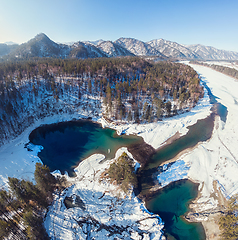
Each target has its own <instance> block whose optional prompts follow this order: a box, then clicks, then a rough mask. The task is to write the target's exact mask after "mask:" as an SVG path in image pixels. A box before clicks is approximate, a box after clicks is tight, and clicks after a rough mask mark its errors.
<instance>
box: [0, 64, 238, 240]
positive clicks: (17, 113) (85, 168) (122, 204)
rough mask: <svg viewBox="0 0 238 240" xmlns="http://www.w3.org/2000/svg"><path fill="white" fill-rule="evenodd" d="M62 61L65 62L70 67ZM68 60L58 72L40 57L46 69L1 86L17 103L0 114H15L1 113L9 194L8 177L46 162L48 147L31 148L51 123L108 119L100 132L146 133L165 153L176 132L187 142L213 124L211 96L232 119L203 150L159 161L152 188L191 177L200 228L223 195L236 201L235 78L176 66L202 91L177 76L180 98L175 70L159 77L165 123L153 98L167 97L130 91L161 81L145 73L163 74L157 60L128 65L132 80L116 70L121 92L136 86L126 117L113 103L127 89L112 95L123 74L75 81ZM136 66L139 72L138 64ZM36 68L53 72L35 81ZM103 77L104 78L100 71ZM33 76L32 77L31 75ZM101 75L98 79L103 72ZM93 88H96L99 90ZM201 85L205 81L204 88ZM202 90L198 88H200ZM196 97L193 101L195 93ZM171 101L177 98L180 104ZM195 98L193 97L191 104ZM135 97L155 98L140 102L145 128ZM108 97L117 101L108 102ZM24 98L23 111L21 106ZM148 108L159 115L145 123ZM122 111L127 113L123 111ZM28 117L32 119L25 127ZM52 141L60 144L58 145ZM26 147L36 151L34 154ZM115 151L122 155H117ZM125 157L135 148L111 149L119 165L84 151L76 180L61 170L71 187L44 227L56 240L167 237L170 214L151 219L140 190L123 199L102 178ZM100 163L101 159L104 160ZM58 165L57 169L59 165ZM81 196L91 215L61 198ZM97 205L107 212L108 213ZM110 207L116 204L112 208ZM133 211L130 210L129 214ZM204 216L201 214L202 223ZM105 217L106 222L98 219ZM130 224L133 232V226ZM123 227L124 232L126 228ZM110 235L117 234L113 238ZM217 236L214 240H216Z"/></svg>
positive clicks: (3, 174) (217, 122)
mask: <svg viewBox="0 0 238 240" xmlns="http://www.w3.org/2000/svg"><path fill="white" fill-rule="evenodd" d="M113 61H116V64H117V66H118V64H121V65H120V67H121V68H123V64H125V63H126V64H128V60H125V61H122V60H113ZM113 61H112V62H110V61H106V63H107V64H108V63H110V64H112V63H113ZM62 63H64V66H63V65H62ZM66 63H67V64H68V62H64V61H62V62H61V61H58V62H57V64H58V66H60V68H59V67H57V64H55V63H54V64H51V65H50V64H49V66H50V67H49V68H45V67H42V66H44V64H45V62H44V61H42V62H41V63H40V64H41V65H33V68H31V67H32V66H31V65H30V66H29V67H28V70H27V71H25V70H24V69H23V70H22V72H21V74H22V78H21V79H20V80H18V78H19V76H20V72H14V71H12V76H10V75H9V76H8V77H7V78H5V80H4V82H3V83H4V84H3V85H2V87H3V89H4V91H3V92H4V94H2V99H7V96H8V97H9V96H10V97H11V101H9V102H11V104H12V107H9V106H8V107H7V104H4V105H3V106H4V107H6V108H5V110H4V109H2V112H1V113H2V114H4V113H6V109H8V111H9V112H8V115H6V114H5V120H4V117H3V115H1V116H2V117H1V119H2V122H1V124H2V128H1V129H5V130H4V131H2V134H3V135H2V136H3V137H2V138H1V141H2V142H1V143H2V146H1V149H0V161H1V166H2V167H1V169H0V178H1V187H2V188H7V182H8V179H7V177H8V176H11V177H18V178H22V177H24V178H28V179H33V172H34V166H35V163H36V162H41V160H40V158H39V156H40V155H38V154H39V152H40V151H42V147H41V146H39V145H33V144H29V135H30V133H31V132H32V131H34V130H35V129H36V128H38V127H42V125H43V124H52V123H53V124H54V123H61V122H67V121H72V120H73V121H75V120H78V119H87V118H90V119H91V120H93V121H94V122H97V123H100V124H101V125H102V127H108V128H112V129H114V130H115V131H117V133H118V134H122V137H123V136H124V135H129V134H134V135H137V136H140V137H142V138H143V140H144V141H145V143H146V144H149V145H150V146H151V147H152V148H153V149H158V148H159V147H162V146H165V144H166V141H167V140H168V139H170V138H171V139H173V136H178V134H179V136H180V137H182V136H185V135H186V134H187V133H188V131H189V129H191V126H192V125H194V124H196V123H199V121H200V120H202V119H206V118H207V117H208V116H209V115H210V114H211V107H212V104H211V102H210V98H209V94H212V95H213V97H214V98H215V99H216V101H217V103H220V104H222V105H224V106H225V107H226V109H227V114H226V116H225V121H224V116H223V117H222V116H215V117H214V119H213V120H214V128H213V127H211V128H210V129H209V130H210V133H209V134H210V137H211V138H210V139H209V140H207V139H203V140H202V141H201V142H199V143H198V144H195V146H192V148H189V149H188V150H186V151H183V152H182V153H179V154H177V153H176V154H175V155H174V156H172V159H168V160H169V161H168V162H162V163H160V164H159V165H156V168H162V169H163V171H162V172H159V171H158V173H156V172H155V174H154V176H155V178H154V181H155V182H154V184H155V185H156V186H157V189H159V188H160V187H161V186H163V187H164V186H166V185H168V184H170V183H171V182H173V181H175V182H176V181H179V180H181V179H189V180H191V181H193V182H195V183H197V186H198V196H197V197H196V196H195V195H193V194H192V196H193V199H194V198H196V199H195V200H192V204H191V205H190V206H191V208H190V211H191V212H192V213H191V214H193V221H198V222H202V223H206V222H207V221H209V219H210V217H209V214H206V212H207V213H208V212H213V211H214V212H217V209H219V208H220V207H225V206H223V205H224V201H223V202H222V201H221V197H220V196H221V195H223V196H224V198H229V197H230V196H232V195H234V194H236V193H237V191H238V188H237V184H238V183H237V179H236V172H237V167H238V166H237V162H236V157H235V156H236V155H237V149H236V147H235V146H236V144H237V141H238V139H237V137H236V135H237V134H236V132H237V128H236V126H235V122H236V119H237V114H236V111H237V109H236V108H237V106H236V105H237V104H236V102H237V99H236V97H235V96H236V90H237V87H238V86H237V82H236V81H235V80H234V79H233V78H231V77H228V76H226V75H224V74H221V73H218V72H216V71H214V70H212V69H209V68H207V67H205V66H199V65H191V67H192V68H194V69H195V70H196V72H197V73H196V74H194V72H193V71H192V70H191V68H190V67H189V68H186V67H185V66H183V65H182V64H181V65H180V64H178V65H176V64H171V66H173V67H176V68H174V69H176V71H179V72H174V73H176V75H179V74H180V73H181V72H180V71H185V72H186V74H192V75H191V76H193V78H191V77H190V76H189V75H188V78H189V79H190V80H191V79H194V80H193V81H194V82H192V84H195V85H194V88H191V82H188V84H187V85H186V81H185V78H184V79H183V78H182V81H181V82H182V85H181V86H180V85H179V84H180V80H179V79H177V84H178V91H177V94H176V95H175V94H174V89H176V88H174V86H171V87H170V86H169V82H168V81H169V80H170V78H173V77H174V76H173V77H171V76H170V75H169V74H167V75H166V77H165V78H167V80H166V81H167V82H166V81H162V80H157V81H158V82H160V86H163V87H164V89H163V103H164V105H162V106H161V112H160V118H158V115H157V112H156V110H157V109H158V106H157V105H156V101H154V99H156V97H157V98H158V99H159V98H160V97H161V95H160V94H158V95H156V96H153V97H152V95H151V92H150V88H149V86H148V88H147V89H146V90H143V88H146V87H147V86H146V85H144V83H143V81H142V89H141V90H140V91H138V92H135V94H134V96H133V94H132V92H133V91H135V90H133V82H135V81H140V80H141V79H146V81H147V82H149V81H150V79H152V78H153V77H150V74H151V73H149V72H146V71H148V69H149V68H151V69H153V71H154V69H155V68H152V67H151V65H150V64H151V63H146V62H144V60H143V61H142V60H139V59H132V62H131V63H130V62H129V63H130V65H127V74H126V75H123V73H122V72H125V69H124V70H122V71H120V70H118V69H119V68H118V69H117V70H115V72H116V75H117V78H116V79H117V81H118V82H119V83H120V82H121V83H120V84H122V87H123V83H124V82H126V81H125V79H128V83H130V86H132V89H131V92H130V90H129V91H128V93H127V92H126V93H125V95H124V96H123V95H121V104H124V105H125V108H124V109H126V111H125V115H123V111H124V110H123V108H121V109H120V108H119V109H118V106H121V105H120V104H118V102H116V101H115V102H114V100H113V99H114V98H115V97H117V98H118V95H116V94H118V92H121V90H120V85H119V86H118V87H119V89H118V90H119V91H116V90H115V89H114V87H115V85H114V80H113V76H115V72H112V73H110V72H107V75H103V74H104V71H105V69H104V68H103V67H102V68H101V69H100V68H99V70H96V71H95V72H94V75H93V74H92V72H91V73H90V74H89V73H88V74H85V73H80V72H78V73H77V74H78V75H76V76H75V73H74V75H69V74H67V71H68V70H67V68H69V69H70V66H71V65H70V64H68V65H66ZM93 63H96V62H89V63H88V66H90V69H91V68H92V64H93ZM90 64H91V65H90ZM163 64H164V63H163ZM163 64H161V65H160V66H161V68H159V69H168V67H170V66H168V65H163ZM186 64H188V63H186ZM36 66H37V67H36ZM39 66H41V67H39ZM81 66H82V65H81ZM132 66H134V67H135V66H136V67H135V68H134V67H132ZM145 66H146V67H147V70H146V71H145V70H143V69H144V67H145ZM29 69H34V70H35V71H36V70H37V71H39V72H38V73H40V71H42V73H44V69H46V70H47V73H48V75H47V74H46V72H45V73H44V74H45V75H40V74H35V75H34V74H32V73H33V71H32V70H29ZM59 69H61V73H60V74H61V75H57V74H59ZM62 69H65V70H63V71H62ZM74 69H75V68H74ZM103 69H104V70H103ZM64 71H65V72H64ZM69 71H70V70H69ZM98 71H101V72H100V73H99V72H98ZM143 71H144V72H143ZM172 71H173V68H172ZM174 71H175V70H174ZM29 73H30V74H32V75H29ZM42 73H41V74H42ZM95 73H97V75H96V74H95ZM178 73H179V74H178ZM99 74H101V76H102V78H98V76H99ZM143 74H144V75H143ZM181 75H182V74H181ZM105 76H106V77H107V78H108V79H110V80H109V83H110V84H112V85H111V86H112V87H111V89H112V90H111V91H109V90H107V84H104V85H103V77H105ZM154 76H156V75H154ZM11 77H12V78H11ZM156 77H158V79H160V77H161V78H162V76H160V75H159V76H158V75H157V76H156ZM196 77H199V78H201V84H204V85H205V86H206V87H207V88H206V87H205V88H204V93H202V94H199V95H196V93H198V92H200V93H201V89H202V88H200V86H198V85H196ZM199 78H198V79H199ZM11 79H12V80H11ZM101 80H102V81H101ZM97 81H98V83H97ZM100 81H101V82H100ZM78 82H80V84H78ZM89 82H91V86H90V84H89ZM107 82H108V81H107ZM154 83H155V82H153V83H152V85H154ZM8 84H9V85H8ZM47 84H48V86H47ZM100 84H102V85H101V86H102V89H104V90H103V91H102V92H100V91H98V89H100ZM163 84H164V85H163ZM184 84H185V85H184ZM198 84H199V85H200V82H198ZM97 86H98V88H97ZM113 86H114V87H113ZM135 86H136V85H135ZM184 86H186V89H187V90H186V91H187V92H188V93H189V94H188V98H187V99H185V100H184V104H183V105H182V106H181V94H182V91H179V88H181V89H182V87H184ZM115 88H116V87H115ZM56 89H57V90H56ZM59 89H62V90H63V91H62V92H61V93H60V92H58V91H59ZM198 89H199V90H198ZM197 90H198V92H196V91H197ZM143 91H144V92H143ZM30 92H31V93H30ZM155 92H157V90H155ZM194 93H195V95H193V94H194ZM130 94H131V95H130ZM110 95H111V96H110ZM171 95H172V96H173V95H174V96H175V97H174V98H173V97H172V96H171ZM20 96H21V97H20ZM191 96H195V97H194V98H191ZM133 97H134V101H135V102H137V101H138V102H140V101H144V102H147V104H146V108H144V105H145V104H142V105H141V107H140V108H139V109H140V110H139V115H138V119H139V120H140V122H138V121H136V115H135V108H134V109H133V108H130V105H129V104H131V103H130V100H131V99H133ZM107 98H108V99H111V100H109V101H106V99H107ZM20 99H21V101H22V103H23V104H24V105H19V100H20ZM42 99H44V102H43V101H42ZM128 100H129V101H128ZM164 100H165V101H164ZM168 101H170V102H171V106H175V105H177V106H181V107H178V108H177V109H176V110H177V112H175V111H173V112H172V111H171V112H170V113H169V112H168V107H166V103H167V102H168ZM110 102H112V106H111V111H109V110H110V106H109V105H110ZM17 103H18V104H17ZM42 104H44V107H41V108H39V107H40V106H42ZM113 104H115V105H113ZM131 106H133V105H131ZM138 106H139V104H138ZM148 106H150V107H148ZM46 107H47V108H46ZM149 108H150V109H151V113H152V114H151V115H150V120H149V117H148V116H147V117H146V114H147V113H149V112H150V110H148V109H149ZM39 109H42V111H39ZM113 109H114V111H113ZM130 109H131V111H132V112H131V115H132V116H131V117H129V112H130ZM22 110H24V111H22ZM120 110H122V114H121V115H120ZM44 111H45V112H44ZM49 113H50V114H49ZM29 116H31V118H29ZM26 117H27V118H26ZM20 119H21V121H22V120H23V121H22V123H21V125H22V128H21V130H20V131H19V129H18V126H20V125H19V124H18V122H19V121H20ZM26 119H28V121H27V122H26ZM158 120H162V121H158ZM24 124H25V125H24ZM212 128H213V130H212ZM211 131H212V133H211ZM176 138H178V137H176ZM50 145H52V143H51V144H50ZM25 147H27V148H28V149H29V150H30V151H27V148H25ZM107 149H111V147H106V150H105V151H107ZM128 149H130V148H128ZM115 152H116V154H115V155H114V153H115ZM123 152H127V154H128V155H130V156H131V157H132V158H133V156H132V155H131V154H130V152H128V150H127V148H125V147H122V146H120V147H119V149H117V150H116V151H112V152H111V150H110V151H108V153H111V154H112V155H110V157H108V159H111V160H107V161H104V160H103V159H104V158H105V157H104V155H107V154H108V153H104V155H101V154H93V155H91V154H89V155H91V156H86V155H85V156H84V157H83V158H85V157H86V158H87V159H85V160H83V161H82V162H80V163H79V164H75V163H74V171H75V174H76V177H74V178H73V177H70V176H69V174H68V173H64V171H65V170H66V169H64V170H63V171H62V174H64V175H65V177H66V178H67V179H68V181H69V182H70V184H71V186H70V187H69V188H67V189H66V190H65V191H64V192H63V193H62V195H57V194H56V195H55V199H54V202H53V203H52V206H51V207H50V209H49V213H48V214H47V216H46V220H45V227H46V230H47V232H48V234H49V235H50V236H51V237H53V238H56V239H57V238H60V237H63V238H68V239H73V238H74V237H75V236H76V235H77V234H78V236H80V237H81V238H83V239H86V238H91V237H96V238H97V237H103V236H108V237H113V236H114V234H119V233H118V232H117V231H121V234H119V235H117V236H118V237H121V238H125V237H129V236H130V237H131V238H132V239H147V238H150V239H159V238H161V239H163V238H164V237H162V233H161V229H162V228H163V226H164V224H163V221H164V220H163V218H162V220H161V218H160V217H159V216H158V215H156V214H152V213H148V211H147V210H146V208H145V207H144V205H143V203H141V202H140V201H138V199H137V198H136V197H135V196H134V195H133V194H132V195H130V196H125V195H123V192H120V191H119V190H118V188H117V187H116V185H113V184H109V183H108V182H107V181H103V182H101V181H100V174H101V173H102V171H103V170H105V169H107V168H108V167H109V165H110V163H112V162H113V161H114V160H113V159H116V158H117V157H119V156H120V155H121V154H122V153H123ZM102 160H103V161H102ZM134 160H135V161H136V160H137V159H136V158H135V159H134ZM101 161H102V163H100V162H101ZM179 161H181V164H180V165H179V166H178V167H176V164H175V163H178V164H179ZM174 162H175V163H174ZM172 163H173V164H172ZM55 169H57V166H56V168H55ZM54 174H55V175H57V174H60V173H59V172H58V171H55V172H54ZM166 174H167V175H166ZM108 189H109V190H108ZM118 194H119V195H120V194H121V196H120V197H119V199H121V200H116V199H118ZM73 196H79V197H80V199H81V200H82V201H83V202H84V203H85V204H86V206H87V211H85V210H83V209H80V208H78V209H76V208H69V209H67V208H66V207H64V203H63V202H64V199H65V197H67V198H71V197H73ZM102 196H103V197H102ZM104 198H106V199H105V200H106V202H103V200H104ZM123 198H124V200H123ZM99 200H100V201H99ZM117 201H118V202H117ZM99 205H100V207H102V208H100V207H99ZM95 206H98V207H99V208H98V211H97V212H96V213H95V212H94V211H93V210H92V209H94V208H95ZM112 206H114V207H115V208H113V209H112V208H111V207H112ZM141 208H142V209H144V210H145V212H143V211H144V210H143V211H141V210H140V209H141ZM128 209H130V211H129V210H128ZM119 212H120V213H119ZM185 212H186V211H185ZM201 213H203V214H201ZM183 214H184V213H183ZM73 215H75V217H73ZM196 216H198V217H197V218H196ZM99 219H104V220H103V222H101V223H100V222H99ZM111 219H113V222H112V223H111V224H112V225H111V224H108V221H109V220H110V221H111ZM123 219H124V220H125V222H123V223H122V222H121V221H124V220H123ZM145 219H146V220H145ZM63 221H65V225H62V224H61V223H62V222H63ZM143 221H146V223H145V224H144V223H143ZM138 224H139V225H138ZM117 226H118V227H117ZM119 226H120V227H119ZM129 226H132V227H131V228H130V229H129ZM121 227H123V229H122V228H121ZM99 229H100V230H99ZM139 229H140V230H139ZM96 230H97V231H96ZM148 232H150V234H148ZM110 233H113V234H111V235H110ZM206 233H207V232H206ZM108 234H109V235H108ZM207 234H208V233H207ZM211 236H215V237H214V238H211ZM206 238H207V239H219V238H218V235H217V234H216V233H215V232H212V231H211V232H210V233H209V236H208V235H207V236H206ZM112 239H113V238H112ZM168 239H169V238H168ZM178 239H180V238H178Z"/></svg>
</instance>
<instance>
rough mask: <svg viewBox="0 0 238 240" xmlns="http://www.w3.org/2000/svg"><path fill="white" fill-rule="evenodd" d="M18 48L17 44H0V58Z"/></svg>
mask: <svg viewBox="0 0 238 240" xmlns="http://www.w3.org/2000/svg"><path fill="white" fill-rule="evenodd" d="M17 47H18V45H17V44H11V45H8V44H7V43H0V57H2V56H4V55H7V54H9V53H10V52H11V51H13V50H14V49H16V48H17Z"/></svg>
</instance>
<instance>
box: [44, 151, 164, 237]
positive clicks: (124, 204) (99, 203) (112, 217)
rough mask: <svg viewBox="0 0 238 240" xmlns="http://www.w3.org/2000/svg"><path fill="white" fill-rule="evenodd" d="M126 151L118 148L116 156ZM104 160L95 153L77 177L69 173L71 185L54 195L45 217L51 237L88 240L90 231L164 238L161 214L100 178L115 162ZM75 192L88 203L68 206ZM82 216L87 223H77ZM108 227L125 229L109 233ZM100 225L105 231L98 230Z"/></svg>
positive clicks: (92, 233)
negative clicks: (150, 210) (66, 201)
mask: <svg viewBox="0 0 238 240" xmlns="http://www.w3.org/2000/svg"><path fill="white" fill-rule="evenodd" d="M123 151H126V148H122V149H120V150H118V151H117V153H116V156H117V157H118V156H120V155H121V153H122V152H123ZM103 159H104V156H103V155H101V154H94V155H92V156H90V157H89V158H88V159H86V160H85V161H83V162H81V163H80V164H79V166H78V167H77V168H76V169H75V172H76V174H77V176H76V177H75V178H69V177H68V176H66V177H67V179H68V181H69V182H70V183H71V184H72V185H71V187H69V188H67V189H66V190H65V191H64V192H62V193H61V194H56V195H55V199H54V203H53V205H52V206H51V207H50V208H49V211H48V213H47V216H46V219H45V227H46V229H47V232H48V234H49V236H50V237H52V238H53V239H88V237H87V236H89V234H90V237H91V238H95V239H115V237H118V238H119V239H131V238H132V239H140V237H139V234H143V235H144V237H145V238H146V239H161V237H162V232H161V229H162V228H163V223H162V221H161V219H160V217H159V216H158V215H155V214H151V213H149V212H148V211H145V207H144V205H143V203H141V202H140V201H139V200H138V199H137V198H136V197H135V196H134V195H133V194H131V195H130V196H126V195H125V194H124V193H123V192H122V191H121V190H120V189H119V188H118V186H116V185H114V184H111V183H109V182H108V181H107V180H103V179H101V174H102V172H103V171H104V170H105V169H107V168H108V167H109V165H110V163H111V162H112V161H114V160H111V161H106V162H103V163H100V162H101V161H102V160H103ZM76 195H77V196H78V197H80V199H81V200H82V201H83V202H84V204H85V206H84V207H81V208H80V207H74V208H68V209H67V208H66V206H65V204H64V199H65V197H73V199H75V198H76ZM82 219H84V220H85V219H86V222H85V223H82V224H81V225H80V224H78V223H77V221H80V220H82ZM95 222H97V224H95ZM105 226H106V228H111V229H113V228H115V226H117V227H119V228H120V229H123V228H124V230H123V231H119V232H120V233H115V234H113V235H111V236H110V231H109V230H106V228H104V227H105ZM100 227H102V229H103V230H100V231H97V230H98V229H99V228H100ZM89 230H90V231H89ZM88 231H89V232H90V233H87V232H88ZM150 234H151V236H150ZM118 238H117V239H118Z"/></svg>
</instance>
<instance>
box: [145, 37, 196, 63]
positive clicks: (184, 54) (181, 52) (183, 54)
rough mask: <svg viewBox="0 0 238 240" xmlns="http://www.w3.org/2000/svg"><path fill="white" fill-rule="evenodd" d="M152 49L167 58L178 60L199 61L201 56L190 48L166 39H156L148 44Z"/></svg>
mask: <svg viewBox="0 0 238 240" xmlns="http://www.w3.org/2000/svg"><path fill="white" fill-rule="evenodd" d="M147 44H149V45H150V46H151V47H153V48H155V49H156V50H158V51H160V52H161V53H162V54H164V55H165V56H166V57H169V58H178V59H198V58H199V55H197V54H195V53H194V52H193V51H192V50H190V49H189V48H186V47H185V46H183V45H181V44H178V43H176V42H171V41H167V40H164V39H162V38H161V39H155V40H152V41H149V42H147Z"/></svg>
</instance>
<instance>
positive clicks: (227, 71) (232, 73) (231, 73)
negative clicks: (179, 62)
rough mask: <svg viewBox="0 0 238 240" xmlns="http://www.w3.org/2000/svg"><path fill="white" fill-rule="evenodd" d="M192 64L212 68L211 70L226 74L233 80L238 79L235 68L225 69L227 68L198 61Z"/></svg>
mask: <svg viewBox="0 0 238 240" xmlns="http://www.w3.org/2000/svg"><path fill="white" fill-rule="evenodd" d="M191 63H194V64H198V65H202V66H206V67H210V68H212V69H214V70H216V71H218V72H221V73H224V74H226V75H228V76H231V77H233V78H236V79H238V71H237V70H236V69H235V68H232V67H225V66H221V65H216V64H207V63H203V62H198V61H194V62H193V61H192V62H191ZM237 66H238V65H237Z"/></svg>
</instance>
